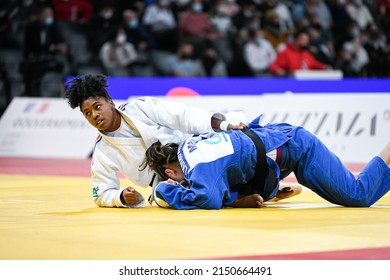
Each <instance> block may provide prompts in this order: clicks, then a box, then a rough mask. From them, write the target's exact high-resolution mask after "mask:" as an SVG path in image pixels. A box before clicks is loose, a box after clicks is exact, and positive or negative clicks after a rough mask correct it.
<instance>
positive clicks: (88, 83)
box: [65, 74, 111, 110]
mask: <svg viewBox="0 0 390 280" xmlns="http://www.w3.org/2000/svg"><path fill="white" fill-rule="evenodd" d="M65 87H66V88H67V89H66V90H65V98H66V99H68V103H69V105H70V107H71V108H72V109H74V108H76V107H80V110H81V103H82V102H83V101H84V100H86V99H88V98H90V97H103V98H104V99H106V100H107V101H109V100H111V97H110V95H109V94H108V92H107V90H106V87H108V84H107V80H106V76H104V75H100V74H98V75H91V74H90V75H85V76H82V77H76V78H74V79H72V80H71V81H69V82H67V83H66V84H65Z"/></svg>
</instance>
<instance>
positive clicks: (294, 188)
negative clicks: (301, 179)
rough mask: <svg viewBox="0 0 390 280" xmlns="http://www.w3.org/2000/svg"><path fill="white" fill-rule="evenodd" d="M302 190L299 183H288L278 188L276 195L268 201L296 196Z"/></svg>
mask: <svg viewBox="0 0 390 280" xmlns="http://www.w3.org/2000/svg"><path fill="white" fill-rule="evenodd" d="M301 192H302V187H301V185H299V184H294V185H289V186H282V188H280V189H279V190H278V193H277V194H276V196H275V197H274V198H272V199H270V200H268V201H269V202H277V201H279V200H282V199H287V198H290V197H293V196H296V195H298V194H300V193H301Z"/></svg>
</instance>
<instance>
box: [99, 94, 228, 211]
mask: <svg viewBox="0 0 390 280" xmlns="http://www.w3.org/2000/svg"><path fill="white" fill-rule="evenodd" d="M117 110H118V111H119V112H120V113H121V115H122V120H125V121H126V122H127V124H128V125H129V126H130V127H131V128H132V129H133V131H134V132H135V133H136V134H138V135H139V137H135V138H118V137H109V136H107V135H105V134H104V133H103V132H102V131H100V132H99V136H98V138H97V140H96V144H95V148H94V152H93V157H92V163H91V183H92V192H93V199H94V201H95V203H96V204H97V205H98V206H102V207H129V206H127V205H124V204H123V203H122V202H121V199H120V195H121V192H122V190H121V189H120V180H119V177H118V173H122V174H123V175H124V176H126V178H127V179H129V180H130V182H131V184H133V185H131V186H141V187H148V186H149V184H150V182H151V181H152V177H153V173H152V172H150V171H149V168H146V169H145V170H143V171H139V166H140V164H141V163H142V161H143V159H144V157H145V151H146V149H147V148H148V147H150V145H152V144H153V143H154V142H156V141H157V140H159V141H160V142H161V143H163V144H165V143H169V142H176V143H179V142H180V141H181V140H184V139H186V138H188V137H189V136H192V135H193V134H200V133H207V132H214V130H213V129H212V127H211V118H212V117H215V118H218V119H221V120H225V116H224V115H222V114H219V113H214V114H213V113H210V112H208V111H206V110H204V109H201V108H195V107H190V106H186V105H184V104H181V103H173V102H166V101H163V100H161V99H156V98H152V97H144V98H140V99H135V100H132V101H130V102H129V103H126V104H123V105H121V106H119V108H118V109H117ZM154 181H155V182H154V184H156V183H157V181H158V180H154ZM138 195H139V201H140V203H138V204H137V205H132V206H131V207H140V206H142V205H143V204H144V199H143V197H142V196H141V195H140V194H138Z"/></svg>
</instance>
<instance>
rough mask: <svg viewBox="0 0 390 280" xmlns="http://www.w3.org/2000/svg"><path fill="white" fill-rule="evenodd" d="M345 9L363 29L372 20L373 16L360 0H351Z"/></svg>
mask: <svg viewBox="0 0 390 280" xmlns="http://www.w3.org/2000/svg"><path fill="white" fill-rule="evenodd" d="M346 10H347V12H348V14H349V16H350V17H351V18H352V19H353V20H354V21H356V22H357V23H358V25H359V27H360V28H361V29H362V30H363V29H365V28H366V27H367V25H368V24H370V23H373V22H374V18H373V16H372V15H371V13H370V10H369V9H368V8H367V6H366V4H364V3H363V1H362V0H352V1H350V2H349V3H348V4H347V6H346Z"/></svg>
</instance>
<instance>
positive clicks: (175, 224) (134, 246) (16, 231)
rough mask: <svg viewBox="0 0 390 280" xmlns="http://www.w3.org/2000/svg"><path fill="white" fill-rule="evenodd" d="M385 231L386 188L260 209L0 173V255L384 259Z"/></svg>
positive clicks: (388, 217) (389, 214)
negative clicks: (120, 202) (121, 196)
mask: <svg viewBox="0 0 390 280" xmlns="http://www.w3.org/2000/svg"><path fill="white" fill-rule="evenodd" d="M122 185H123V186H125V185H126V181H125V180H124V181H122ZM149 191H150V189H141V192H142V193H143V195H144V196H145V197H146V198H147V197H148V195H149ZM389 233H390V194H387V195H386V196H385V197H384V198H382V199H381V200H380V201H379V202H378V203H376V204H375V205H374V206H373V207H371V208H344V207H338V206H335V205H331V204H329V203H327V202H326V201H324V200H322V199H321V198H319V197H318V196H317V195H315V194H314V193H312V192H311V191H309V190H306V189H305V190H304V191H303V192H302V194H300V195H299V196H297V197H294V198H291V199H289V200H286V201H284V202H279V203H274V204H268V205H267V206H266V207H264V208H261V209H222V210H218V211H216V210H190V211H178V210H172V209H162V208H158V207H157V206H150V205H145V207H143V208H139V209H121V208H99V207H97V206H95V205H94V204H93V202H92V199H91V188H90V183H89V178H84V177H57V176H52V177H49V176H23V175H0V259H3V260H32V259H37V260H50V259H58V260H67V259H71V260H80V259H89V260H100V259H101V260H109V259H115V260H120V259H127V260H129V259H131V260H141V259H143V260H148V259H218V258H222V259H235V258H237V259H246V258H247V259H251V258H254V259H256V258H262V257H263V258H279V259H283V258H294V257H291V256H295V257H296V258H301V259H302V258H310V256H311V257H313V256H317V257H316V258H320V259H321V258H324V259H326V258H336V259H337V258H343V252H344V253H345V252H351V251H352V252H354V250H356V252H359V250H368V252H370V254H366V255H367V258H375V257H378V258H382V259H390V254H389V252H390V250H389V248H390V234H389ZM332 252H333V253H332ZM335 252H336V253H335ZM337 252H341V253H337ZM328 253H330V254H328ZM310 254H312V255H310ZM316 254H317V255H316ZM318 254H319V255H318ZM305 256H306V257H305ZM348 256H353V254H352V255H347V257H346V258H349V257H348ZM363 258H364V257H363Z"/></svg>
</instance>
